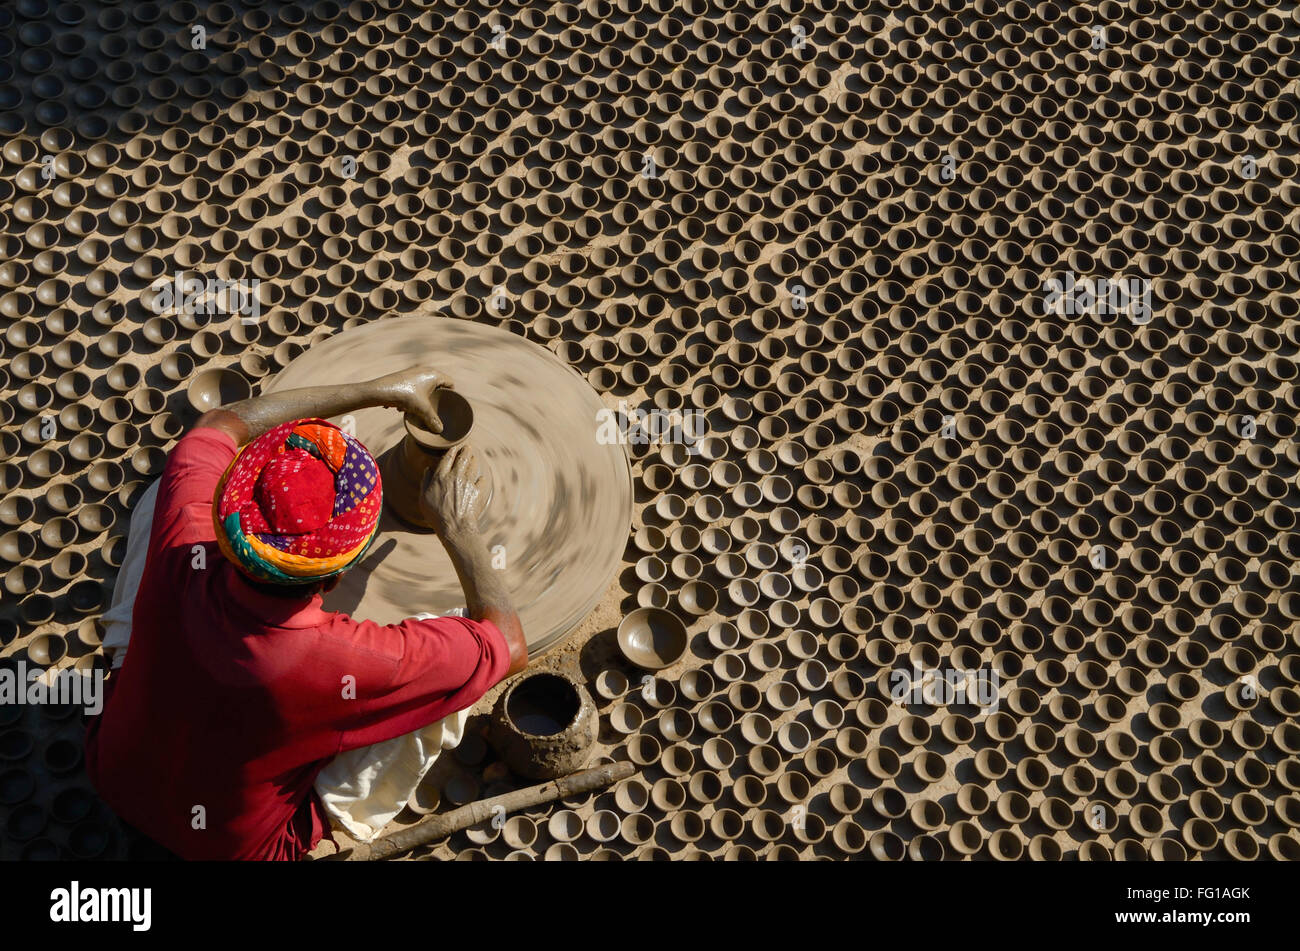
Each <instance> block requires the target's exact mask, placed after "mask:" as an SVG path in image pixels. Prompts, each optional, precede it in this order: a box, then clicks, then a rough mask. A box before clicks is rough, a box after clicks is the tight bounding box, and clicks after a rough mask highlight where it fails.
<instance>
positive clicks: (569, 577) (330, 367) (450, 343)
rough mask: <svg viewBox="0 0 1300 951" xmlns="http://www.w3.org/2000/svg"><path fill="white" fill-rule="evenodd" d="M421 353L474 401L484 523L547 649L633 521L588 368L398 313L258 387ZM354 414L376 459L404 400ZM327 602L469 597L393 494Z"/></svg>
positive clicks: (399, 606)
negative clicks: (397, 511) (485, 475)
mask: <svg viewBox="0 0 1300 951" xmlns="http://www.w3.org/2000/svg"><path fill="white" fill-rule="evenodd" d="M417 364H422V365H426V366H432V367H434V368H435V369H437V370H439V371H442V372H445V373H446V374H447V375H448V376H449V377H450V378H451V379H452V381H453V382H454V383H455V387H456V390H457V392H459V393H460V394H461V395H463V396H464V397H465V398H466V399H468V400H469V402H470V404H471V405H472V406H473V408H474V428H473V431H472V432H471V433H470V436H469V440H468V441H469V444H470V445H471V446H472V447H473V449H474V451H475V453H476V454H477V456H478V458H479V463H480V465H481V466H482V467H484V468H485V469H488V470H490V472H491V477H492V482H493V494H492V499H491V502H490V504H489V505H488V506H487V509H486V511H485V512H484V513H483V515H482V516H481V518H480V519H479V524H480V527H481V528H482V530H483V535H484V538H485V540H486V541H487V544H488V547H489V549H491V550H492V551H493V553H494V556H495V558H496V559H497V564H500V563H501V562H504V564H505V567H504V569H502V570H504V572H505V576H506V584H507V586H508V589H509V591H510V594H511V596H512V597H513V599H514V602H515V607H516V608H517V609H518V611H519V617H520V620H521V621H522V622H523V628H524V634H525V635H526V636H527V639H528V647H529V651H530V652H531V653H534V654H538V653H541V652H542V651H544V650H546V649H547V648H549V647H551V646H552V645H554V644H555V643H556V642H557V641H559V640H560V639H561V638H563V637H564V636H565V635H566V634H568V633H569V632H570V631H571V630H573V629H574V628H575V627H577V625H578V624H579V622H581V620H582V619H583V618H584V617H585V616H586V615H587V614H588V613H589V612H590V611H591V609H592V608H593V607H594V606H595V605H596V603H597V602H598V601H599V600H600V598H601V596H602V595H603V594H604V592H605V589H606V588H607V587H608V586H609V583H610V581H611V580H613V578H614V575H615V573H616V572H617V570H618V567H619V565H620V564H621V561H622V555H623V550H624V548H625V546H626V544H627V538H628V530H629V526H630V525H631V521H632V485H631V470H630V467H629V465H628V460H627V455H626V453H625V452H624V450H623V447H621V446H619V445H601V444H600V443H599V442H598V441H597V439H596V433H597V420H598V415H597V414H598V412H599V411H600V410H601V409H602V408H603V404H602V403H601V401H600V399H599V397H597V395H596V393H595V391H593V390H592V389H591V387H590V386H589V385H588V384H587V381H586V380H584V379H583V378H582V377H581V376H579V375H578V374H577V373H576V372H574V371H573V370H571V369H570V368H569V367H568V366H566V365H565V364H564V363H563V362H561V361H560V360H559V359H558V358H557V357H556V356H555V355H554V354H552V353H551V352H550V351H549V350H546V349H545V348H543V347H541V346H538V345H537V344H535V343H531V342H530V341H528V340H525V339H524V338H522V337H519V336H516V335H515V334H512V333H508V332H507V331H504V330H498V329H496V328H494V327H488V326H486V325H483V324H476V323H471V322H469V321H460V320H451V319H444V318H437V317H402V318H395V319H391V320H390V319H386V320H382V321H379V322H377V323H373V324H367V325H365V326H363V327H358V328H355V329H353V330H349V331H345V332H342V333H339V334H335V335H334V336H332V337H330V338H328V339H327V340H325V341H323V342H321V343H319V344H316V345H314V346H313V347H312V348H311V349H310V350H309V351H307V352H306V353H304V354H303V355H302V356H300V357H298V358H297V359H296V360H294V361H293V362H292V363H291V364H290V365H289V366H288V367H286V368H285V369H284V370H283V371H282V372H281V373H280V374H278V375H277V376H276V377H275V378H274V380H272V381H271V382H270V383H269V384H267V386H266V387H265V388H264V392H267V393H273V392H277V391H281V390H289V389H295V388H297V387H303V386H319V385H323V384H337V383H359V382H362V381H364V380H369V379H373V378H374V377H377V376H382V375H383V374H385V373H391V372H393V371H395V370H401V369H404V368H406V367H409V366H415V365H417ZM351 415H352V417H353V419H354V420H355V432H356V435H357V438H359V439H360V440H361V441H362V443H364V444H365V446H366V448H367V449H369V450H370V452H371V453H372V454H373V455H374V456H375V457H376V458H378V457H379V456H380V455H381V454H382V453H383V452H385V451H386V450H387V449H388V448H389V447H390V446H393V445H395V444H396V443H398V442H400V441H401V439H402V437H403V436H404V434H405V430H404V428H403V426H402V414H401V413H400V412H398V411H396V410H392V409H385V408H371V409H363V410H358V411H356V412H355V413H353V414H351ZM332 421H333V422H334V423H337V424H339V425H344V420H343V417H335V418H334V419H333V420H332ZM497 546H500V547H497ZM324 600H325V607H326V608H327V609H328V610H333V611H343V612H346V613H348V614H351V615H354V616H355V617H358V618H367V619H369V620H372V621H377V622H379V623H381V624H389V623H393V622H395V621H400V620H401V619H402V618H406V617H410V616H412V615H414V614H419V613H422V612H430V613H435V614H445V613H447V612H449V611H451V610H453V609H455V608H458V607H461V606H463V605H464V603H465V596H464V594H463V592H462V591H461V588H460V583H459V582H458V581H457V578H456V573H455V572H454V571H453V570H452V566H451V560H450V559H449V558H448V557H447V553H446V551H445V550H444V549H443V547H442V542H441V541H440V540H439V539H438V537H437V535H435V534H434V533H433V532H427V531H421V530H419V529H414V528H412V527H411V526H409V525H407V524H406V523H405V522H403V521H401V520H400V519H398V518H397V517H396V516H394V514H393V513H392V511H391V510H390V509H389V506H388V505H387V504H385V506H384V514H383V516H382V517H381V519H380V523H379V533H378V535H377V536H376V538H375V541H374V543H373V544H372V545H371V548H370V551H369V553H368V554H367V556H366V557H365V559H364V560H363V561H362V562H361V563H360V564H357V565H354V566H353V567H352V568H350V569H349V570H348V571H346V572H344V573H343V575H342V579H341V583H340V584H339V587H338V588H337V589H335V590H334V591H333V592H331V593H330V594H328V595H327V596H326V597H325V599H324Z"/></svg>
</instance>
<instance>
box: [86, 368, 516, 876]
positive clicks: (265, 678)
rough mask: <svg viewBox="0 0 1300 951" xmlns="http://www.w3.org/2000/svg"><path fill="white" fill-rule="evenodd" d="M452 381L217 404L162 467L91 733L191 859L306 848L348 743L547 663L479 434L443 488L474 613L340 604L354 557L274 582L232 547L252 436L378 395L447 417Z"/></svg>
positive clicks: (142, 806)
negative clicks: (383, 613) (520, 601)
mask: <svg viewBox="0 0 1300 951" xmlns="http://www.w3.org/2000/svg"><path fill="white" fill-rule="evenodd" d="M447 385H449V384H448V383H447V381H446V380H445V379H443V378H442V377H441V376H440V375H439V374H438V373H437V372H436V371H432V370H427V369H419V368H416V369H413V370H409V371H404V372H402V373H396V374H391V375H389V376H385V377H380V378H379V379H377V380H372V381H370V382H368V383H365V384H360V385H353V386H322V387H308V388H305V389H300V390H290V391H286V392H284V393H275V394H269V395H265V396H260V397H254V398H252V399H248V400H243V401H241V402H238V403H235V404H232V405H231V406H229V407H226V408H223V409H218V410H212V411H210V412H208V413H205V414H204V415H203V416H201V417H200V418H199V420H198V421H197V423H196V424H195V426H194V428H193V429H192V430H191V431H190V432H188V433H186V435H185V436H184V437H183V438H182V439H181V440H180V441H179V442H178V443H177V445H176V447H175V448H174V449H173V450H172V452H171V455H170V456H169V458H168V460H167V465H166V467H165V469H164V471H163V474H162V477H161V479H160V480H159V486H158V497H157V505H156V508H155V510H154V517H153V525H152V531H151V533H150V536H149V548H148V555H147V558H146V560H145V567H144V573H143V577H142V579H141V582H140V587H139V590H138V593H137V595H136V600H135V608H134V613H133V616H132V633H131V641H130V650H129V651H128V652H127V658H126V661H125V663H124V664H123V665H122V668H121V669H120V670H119V671H117V672H116V673H114V675H113V676H112V678H111V679H110V682H109V691H108V697H107V700H106V703H105V707H104V711H103V713H102V714H101V715H100V716H99V717H96V718H95V719H94V720H92V721H91V724H90V726H89V728H88V731H87V737H86V768H87V773H88V775H89V777H90V779H91V781H92V782H93V783H94V785H95V787H96V789H97V790H98V792H99V794H100V796H101V797H102V798H103V799H104V801H105V802H106V803H107V804H108V805H109V806H110V807H111V808H112V809H113V810H114V811H115V812H116V813H117V814H118V816H120V817H121V818H122V819H123V820H125V821H126V822H128V823H130V824H131V825H132V826H134V827H135V828H136V829H138V830H139V831H141V832H142V833H144V834H145V835H147V836H149V837H150V838H151V839H153V840H154V841H156V842H157V843H159V844H160V845H162V846H164V847H166V848H167V849H169V850H171V851H172V852H174V853H176V854H177V855H179V856H181V857H182V858H187V859H297V858H300V857H301V856H303V855H304V854H306V853H307V852H309V851H310V850H311V849H312V848H313V847H315V845H316V844H317V843H318V842H319V840H320V839H321V837H322V835H323V834H325V833H326V832H327V831H328V827H329V821H328V817H327V814H326V812H325V811H324V809H323V807H322V805H321V802H320V799H319V797H318V796H317V795H316V793H315V791H314V790H313V782H314V780H315V778H316V775H317V773H319V772H320V770H321V769H322V768H323V767H324V766H325V765H327V764H328V763H329V762H330V761H331V759H333V757H335V756H336V755H337V754H339V753H341V752H346V751H348V750H354V749H359V748H361V747H363V746H368V745H371V744H375V743H380V742H382V741H385V740H390V739H393V738H395V737H398V736H401V735H403V734H406V733H410V732H412V731H414V730H418V729H421V728H423V727H426V726H428V725H429V724H431V723H433V722H435V721H437V720H439V719H441V718H443V717H446V716H448V715H450V714H452V713H454V712H456V711H459V710H463V709H466V708H467V707H469V706H471V705H473V704H474V703H475V702H476V701H477V700H478V699H479V698H480V697H481V696H483V694H485V693H486V692H487V691H488V690H489V689H491V688H492V687H493V686H494V685H495V684H496V683H498V682H499V681H501V680H503V679H504V678H506V677H508V676H510V675H511V674H514V673H516V672H518V671H520V670H522V669H523V668H524V666H525V665H526V664H527V663H528V649H527V646H526V642H525V640H524V636H523V631H522V629H521V627H520V624H519V617H518V615H517V614H516V613H515V610H514V608H513V606H512V605H511V602H510V598H509V596H508V594H507V592H506V591H505V589H504V586H503V584H502V582H501V575H500V572H496V571H493V569H492V567H491V556H490V554H489V552H488V550H487V546H486V543H485V542H484V540H483V538H482V537H481V536H480V535H479V532H478V524H477V520H476V518H475V515H474V511H475V506H474V502H475V495H476V488H477V487H478V473H477V466H476V464H475V462H474V460H473V456H472V452H471V451H470V450H469V449H468V448H467V447H461V448H460V449H458V450H453V452H452V453H449V454H448V457H447V458H446V460H444V462H443V463H442V464H441V465H440V466H439V468H438V469H437V471H435V472H433V473H430V476H429V477H428V478H427V479H426V482H425V485H424V493H423V504H424V505H425V507H426V513H427V514H428V515H429V517H430V519H431V520H432V522H433V523H434V524H435V526H436V529H437V532H438V535H439V537H440V538H441V540H442V542H443V544H444V546H445V547H446V549H447V552H448V554H449V555H450V557H451V561H452V564H453V565H454V567H455V569H456V573H457V575H458V577H459V579H460V581H461V584H462V587H463V588H464V590H465V598H466V617H463V618H460V617H443V618H436V619H432V620H415V619H408V620H405V621H402V622H401V623H398V624H387V625H381V624H375V623H373V622H370V621H364V620H355V619H353V618H351V617H348V616H347V615H345V614H338V613H333V612H328V611H325V610H324V609H323V607H322V605H321V594H322V592H324V591H328V590H330V589H331V588H332V587H333V585H334V584H336V583H337V571H341V570H343V568H342V567H340V568H337V569H335V571H334V573H333V574H332V575H331V576H330V577H328V578H326V579H325V580H317V581H309V582H306V583H302V584H297V583H293V584H289V583H284V582H283V581H282V582H281V583H277V584H268V583H266V582H265V581H261V580H255V579H256V577H257V576H256V574H255V573H250V572H249V570H248V565H247V564H245V563H243V562H241V561H239V560H238V559H236V560H231V558H229V557H227V556H226V555H223V553H222V552H223V547H222V546H219V545H218V541H217V531H218V527H217V525H216V524H215V523H214V493H215V492H216V490H217V488H218V484H219V483H223V484H224V482H223V476H224V475H225V474H226V473H227V470H228V469H231V468H232V467H231V463H232V460H234V459H235V457H236V450H237V449H238V447H240V446H243V445H244V444H246V443H249V442H250V440H256V439H257V437H259V436H262V435H263V434H265V433H268V432H269V431H271V430H273V429H276V428H277V427H283V424H285V423H287V422H290V421H294V420H302V419H304V418H305V417H315V418H317V419H318V420H323V419H324V418H325V417H329V416H337V415H339V414H342V413H347V412H349V411H351V410H355V409H359V408H362V407H366V406H390V407H394V408H397V409H401V410H402V411H404V412H405V413H408V414H410V415H413V416H415V417H416V418H418V419H420V420H421V421H422V422H423V423H424V425H425V426H426V427H428V428H430V429H433V430H434V431H437V429H438V421H437V419H436V416H435V415H434V413H433V408H432V403H431V399H430V397H431V395H432V393H433V391H434V390H435V389H437V388H438V387H439V386H447ZM324 425H326V426H328V424H324ZM283 431H286V432H287V431H288V430H287V429H286V430H283ZM294 431H295V432H296V431H297V430H294ZM357 445H358V446H359V444H357ZM362 451H363V450H362ZM367 458H368V457H367ZM370 461H371V462H373V460H370ZM308 462H309V463H311V460H308ZM313 464H314V463H313ZM299 468H301V466H299ZM267 469H268V471H269V470H270V469H271V467H270V466H268V467H267ZM281 469H283V466H281ZM278 487H279V486H278V485H277V486H275V488H278ZM326 489H327V490H328V489H329V487H328V484H326ZM264 490H265V491H270V487H268V486H265V485H261V484H260V483H259V486H258V491H259V492H263V491H264ZM260 498H263V496H261V495H259V499H260ZM287 511H293V512H296V511H298V510H294V509H290V510H287ZM325 511H326V514H328V513H329V511H330V510H329V508H326V509H325ZM259 517H260V516H259ZM268 517H269V518H274V516H268ZM326 527H327V528H328V527H329V526H326ZM223 545H224V547H225V548H227V549H228V548H229V547H230V543H229V541H228V540H225V539H223ZM362 554H364V546H361V549H360V550H358V551H357V552H356V553H355V558H353V560H352V562H351V563H355V561H356V560H359V559H360V557H361V556H362ZM237 562H238V567H237ZM344 567H346V566H344Z"/></svg>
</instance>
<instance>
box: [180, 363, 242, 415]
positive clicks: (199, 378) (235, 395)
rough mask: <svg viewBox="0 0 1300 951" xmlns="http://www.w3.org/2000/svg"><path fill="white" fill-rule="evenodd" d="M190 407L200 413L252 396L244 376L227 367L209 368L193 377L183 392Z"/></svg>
mask: <svg viewBox="0 0 1300 951" xmlns="http://www.w3.org/2000/svg"><path fill="white" fill-rule="evenodd" d="M185 394H186V396H187V397H188V398H189V401H190V405H191V406H193V407H194V408H195V409H196V410H198V411H199V412H200V413H206V412H207V411H208V410H210V409H216V408H218V407H220V406H229V405H230V404H231V403H238V402H239V401H240V400H246V399H248V398H249V397H250V396H252V395H253V391H252V387H250V386H249V385H248V380H247V379H245V378H244V375H243V374H241V373H239V372H238V371H236V370H232V369H230V368H229V367H211V368H209V369H207V370H201V371H199V372H198V373H196V374H195V375H194V379H193V380H191V381H190V385H189V387H188V388H187V389H186V391H185Z"/></svg>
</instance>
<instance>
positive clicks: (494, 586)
mask: <svg viewBox="0 0 1300 951" xmlns="http://www.w3.org/2000/svg"><path fill="white" fill-rule="evenodd" d="M443 545H444V547H445V548H446V549H447V554H448V555H449V556H450V558H451V563H452V567H453V568H455V570H456V576H457V577H458V578H459V579H460V585H461V588H463V589H464V592H465V608H466V612H467V613H468V615H469V617H470V618H471V619H473V620H475V621H491V622H492V623H493V624H495V625H496V626H497V628H498V629H499V630H500V631H501V633H502V634H503V635H504V636H505V639H506V643H507V644H508V645H509V646H510V670H509V671H508V674H507V676H508V675H509V674H514V673H516V672H518V671H520V670H523V669H524V667H525V666H526V665H527V664H528V644H527V641H526V640H525V639H524V632H523V627H522V625H521V624H520V623H519V614H518V613H517V612H516V611H515V606H514V602H513V601H512V600H511V598H510V593H509V592H508V591H507V590H506V585H505V579H504V578H503V576H502V572H500V571H498V570H496V569H495V568H493V567H492V556H491V554H490V553H489V552H488V548H487V543H486V542H485V541H484V540H483V537H482V536H481V535H478V534H464V535H454V536H451V537H444V538H443Z"/></svg>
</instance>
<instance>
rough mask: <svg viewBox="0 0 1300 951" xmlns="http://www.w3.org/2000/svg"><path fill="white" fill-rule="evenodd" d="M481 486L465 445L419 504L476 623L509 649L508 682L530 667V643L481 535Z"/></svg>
mask: <svg viewBox="0 0 1300 951" xmlns="http://www.w3.org/2000/svg"><path fill="white" fill-rule="evenodd" d="M482 490H483V485H482V481H481V476H480V475H479V468H478V461H477V460H476V459H475V458H474V453H473V450H471V449H470V448H469V446H467V445H461V446H457V447H456V448H454V449H452V450H451V451H450V452H448V453H447V456H446V458H444V459H443V460H442V462H441V464H439V466H438V468H437V469H436V470H433V471H430V472H429V473H427V474H426V475H425V479H424V486H423V492H422V493H421V502H422V504H423V505H424V507H425V511H426V513H427V514H428V515H429V516H430V517H431V520H432V522H433V525H434V527H435V529H436V530H437V532H438V537H439V538H441V539H442V544H443V547H444V548H446V549H447V554H448V556H449V557H450V558H451V563H452V566H453V567H454V568H455V569H456V576H457V577H458V578H459V579H460V585H461V587H462V588H463V589H464V590H465V608H466V611H467V612H468V614H469V617H470V618H471V619H472V620H475V621H490V622H491V623H493V624H495V625H496V627H497V629H498V630H500V631H501V633H502V634H503V635H504V636H505V639H506V644H507V645H509V647H510V669H509V670H508V671H506V676H507V677H510V676H512V675H514V674H516V673H518V672H519V671H521V670H523V669H524V668H525V667H527V666H528V642H527V641H526V640H525V639H524V629H523V626H522V625H521V624H520V623H519V615H518V614H517V613H516V611H515V607H514V604H513V602H512V601H511V600H510V594H509V592H507V591H506V586H505V581H504V579H503V578H502V575H501V572H500V571H497V570H496V569H495V568H493V567H492V556H491V554H490V553H489V552H488V547H487V542H486V541H485V540H484V538H483V536H482V534H481V533H480V532H479V527H478V518H477V516H476V515H475V512H476V511H477V509H476V507H475V506H476V504H477V501H478V498H479V496H480V495H481V494H482Z"/></svg>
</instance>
